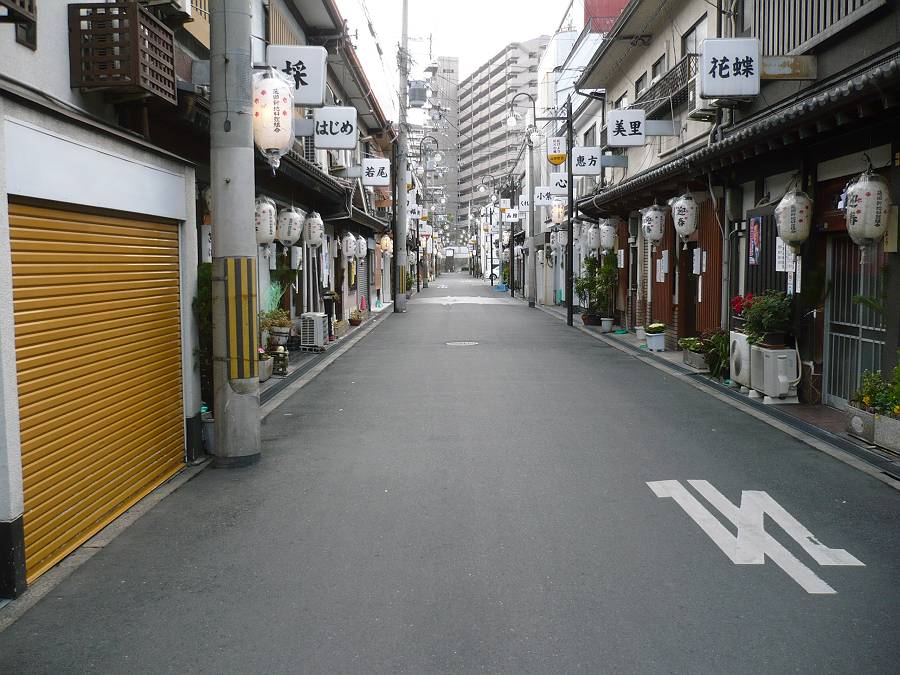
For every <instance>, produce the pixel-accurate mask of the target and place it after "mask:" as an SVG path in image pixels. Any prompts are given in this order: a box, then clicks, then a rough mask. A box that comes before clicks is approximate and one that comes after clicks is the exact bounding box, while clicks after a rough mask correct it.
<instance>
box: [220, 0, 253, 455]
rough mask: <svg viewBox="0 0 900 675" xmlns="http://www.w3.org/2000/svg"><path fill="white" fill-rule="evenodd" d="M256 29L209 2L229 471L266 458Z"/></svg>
mask: <svg viewBox="0 0 900 675" xmlns="http://www.w3.org/2000/svg"><path fill="white" fill-rule="evenodd" d="M226 16H227V21H228V27H227V30H226V28H225V20H226V19H225V17H226ZM250 26H251V9H250V5H249V3H247V2H246V0H213V1H212V2H211V3H210V68H211V76H212V81H211V87H210V132H211V133H210V169H211V181H210V182H211V185H212V197H213V204H212V216H213V293H212V296H213V297H212V299H213V380H214V388H215V408H214V410H215V420H216V427H215V428H216V440H215V450H214V451H213V452H214V455H215V459H214V464H215V465H216V466H223V467H238V466H246V465H248V464H253V463H255V462H257V461H259V456H260V440H259V439H260V434H259V377H258V374H259V372H258V371H259V361H258V355H257V348H258V344H257V342H258V337H257V336H258V335H259V330H258V318H257V312H258V308H257V301H256V284H257V276H256V260H257V250H258V247H257V244H256V233H255V230H254V219H253V217H254V200H255V183H254V173H253V159H254V157H253V154H254V149H253V126H252V121H251V120H252V119H253V115H252V112H253V100H252V95H251V94H252V92H251V90H250V64H251V60H250Z"/></svg>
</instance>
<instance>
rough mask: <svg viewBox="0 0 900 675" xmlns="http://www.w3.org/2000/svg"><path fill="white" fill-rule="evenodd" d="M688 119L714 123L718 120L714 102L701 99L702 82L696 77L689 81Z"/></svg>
mask: <svg viewBox="0 0 900 675" xmlns="http://www.w3.org/2000/svg"><path fill="white" fill-rule="evenodd" d="M687 91H688V117H689V118H691V119H692V120H702V121H706V122H712V121H713V120H714V119H716V108H715V106H714V105H713V101H709V100H704V99H702V98H700V82H699V81H698V80H697V78H696V77H692V78H691V79H690V80H689V81H688V90H687Z"/></svg>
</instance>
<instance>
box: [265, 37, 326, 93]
mask: <svg viewBox="0 0 900 675" xmlns="http://www.w3.org/2000/svg"><path fill="white" fill-rule="evenodd" d="M327 60H328V52H327V51H326V49H325V47H299V46H297V45H269V47H268V48H267V49H266V62H267V63H268V64H269V65H270V66H272V67H273V68H277V69H278V70H280V71H281V72H282V73H284V74H285V75H287V77H288V79H290V80H291V82H293V84H294V105H301V106H307V107H310V108H316V107H321V106H323V105H325V64H326V62H327Z"/></svg>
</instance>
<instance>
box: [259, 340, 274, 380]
mask: <svg viewBox="0 0 900 675" xmlns="http://www.w3.org/2000/svg"><path fill="white" fill-rule="evenodd" d="M274 363H275V361H274V359H273V358H272V357H271V356H270V355H269V354H268V353H266V350H265V349H263V348H262V347H260V348H259V381H260V382H265V381H266V380H268V379H269V378H270V377H272V366H273V365H274Z"/></svg>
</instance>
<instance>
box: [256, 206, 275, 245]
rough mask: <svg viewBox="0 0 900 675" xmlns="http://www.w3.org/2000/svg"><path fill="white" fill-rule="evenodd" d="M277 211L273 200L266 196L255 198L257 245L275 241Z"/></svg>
mask: <svg viewBox="0 0 900 675" xmlns="http://www.w3.org/2000/svg"><path fill="white" fill-rule="evenodd" d="M276 214H277V211H276V209H275V202H273V201H272V200H271V199H269V198H268V197H259V198H258V199H257V200H256V213H255V217H254V218H255V221H256V243H257V245H259V246H268V245H269V244H271V243H272V242H274V241H275V236H276V235H277V215H276Z"/></svg>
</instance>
